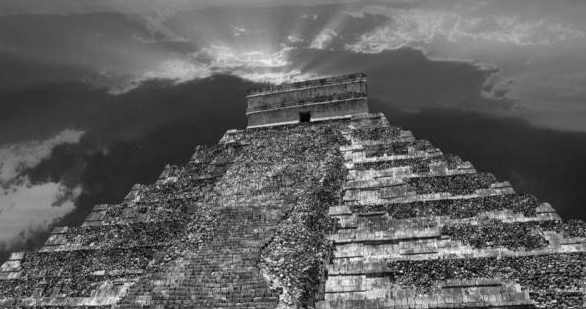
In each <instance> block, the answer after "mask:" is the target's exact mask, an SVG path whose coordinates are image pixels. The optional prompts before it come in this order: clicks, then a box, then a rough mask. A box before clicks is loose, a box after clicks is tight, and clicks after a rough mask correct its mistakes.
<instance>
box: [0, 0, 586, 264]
mask: <svg viewBox="0 0 586 309" xmlns="http://www.w3.org/2000/svg"><path fill="white" fill-rule="evenodd" d="M585 14H586V2H584V1H582V0H560V1H546V0H490V1H482V0H433V1H431V0H428V1H426V0H404V1H391V0H383V1H326V0H324V1H304V0H273V1H268V0H250V1H243V0H242V1H237V0H219V1H218V0H215V1H211V0H209V1H208V0H201V1H193V0H165V1H163V0H124V1H114V0H91V1H90V0H3V1H0V259H2V257H3V256H5V255H6V252H8V251H11V250H31V249H34V248H38V247H39V246H40V245H41V244H42V242H43V241H44V239H45V238H46V236H47V233H48V232H50V230H51V229H52V228H53V227H54V226H61V225H77V224H79V223H80V222H81V221H82V220H83V218H84V217H85V215H87V214H88V213H89V211H90V210H91V208H92V207H93V205H95V204H100V203H116V202H119V201H120V200H121V199H122V198H123V197H124V195H126V193H127V192H128V190H129V189H130V188H131V186H132V185H133V184H134V183H149V182H152V181H154V180H156V178H157V177H158V175H159V173H160V172H161V170H162V168H163V167H164V166H165V164H167V163H171V164H180V163H185V162H186V161H187V160H188V158H189V157H190V155H191V153H192V151H193V149H194V147H195V145H197V144H211V143H215V142H217V141H218V140H219V138H220V137H221V136H222V134H223V132H225V131H226V130H228V129H231V128H243V127H244V126H245V123H246V119H245V116H244V111H245V101H244V95H245V91H246V89H247V88H248V87H253V86H255V85H259V84H263V83H282V82H289V81H296V80H302V79H306V78H314V77H321V76H328V75H333V74H341V73H349V72H357V71H359V72H365V73H366V74H367V76H368V80H369V91H370V93H369V95H370V97H371V109H372V110H375V111H382V112H384V113H385V114H386V115H387V117H388V118H389V119H390V120H391V122H392V123H394V124H397V125H400V126H402V127H404V128H406V129H410V130H412V131H413V132H414V133H415V134H416V136H418V137H420V138H427V139H430V140H431V141H432V142H434V143H435V144H436V145H437V146H438V147H440V148H442V149H443V150H444V151H445V152H451V153H455V154H458V155H460V156H462V157H463V158H464V159H466V160H470V161H472V162H473V163H474V164H475V166H476V167H477V169H479V170H482V171H489V172H494V173H495V175H496V176H497V177H498V178H499V179H500V180H509V181H511V182H512V183H513V185H514V186H515V187H516V188H518V191H520V192H529V193H533V194H535V195H536V196H537V197H538V198H540V199H541V200H543V201H549V202H551V203H552V204H553V205H554V206H556V208H557V209H558V210H559V212H560V213H561V214H562V215H563V216H564V217H566V218H583V219H586V210H585V209H583V208H582V205H584V204H585V203H586V193H582V192H581V190H580V188H582V187H584V185H586V168H584V166H586V121H584V119H586V53H584V52H583V50H585V47H586V20H584V18H583V16H584V15H585Z"/></svg>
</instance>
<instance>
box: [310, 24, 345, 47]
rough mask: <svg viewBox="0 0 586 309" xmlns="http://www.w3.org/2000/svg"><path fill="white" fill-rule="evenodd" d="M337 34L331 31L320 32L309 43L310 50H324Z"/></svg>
mask: <svg viewBox="0 0 586 309" xmlns="http://www.w3.org/2000/svg"><path fill="white" fill-rule="evenodd" d="M337 35H338V34H337V33H336V31H334V30H332V29H328V28H326V29H324V30H322V31H321V32H320V33H319V34H318V35H317V37H316V38H315V39H314V40H313V41H312V42H311V45H310V46H309V47H310V48H315V49H325V48H327V47H328V46H329V45H330V43H331V42H332V40H333V39H334V38H335V37H336V36H337Z"/></svg>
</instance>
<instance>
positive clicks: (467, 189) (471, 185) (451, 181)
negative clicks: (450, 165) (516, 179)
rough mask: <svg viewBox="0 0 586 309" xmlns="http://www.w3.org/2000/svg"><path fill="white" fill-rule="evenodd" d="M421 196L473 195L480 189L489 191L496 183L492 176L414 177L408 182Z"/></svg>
mask: <svg viewBox="0 0 586 309" xmlns="http://www.w3.org/2000/svg"><path fill="white" fill-rule="evenodd" d="M406 182H407V184H409V185H410V186H412V187H413V188H414V189H415V191H416V192H417V193H419V194H425V193H435V192H449V193H452V194H471V193H474V191H476V190H478V189H487V188H489V187H490V185H492V184H493V183H495V182H496V178H495V177H494V175H492V174H484V173H482V174H460V175H450V176H435V177H414V178H410V179H408V180H407V181H406Z"/></svg>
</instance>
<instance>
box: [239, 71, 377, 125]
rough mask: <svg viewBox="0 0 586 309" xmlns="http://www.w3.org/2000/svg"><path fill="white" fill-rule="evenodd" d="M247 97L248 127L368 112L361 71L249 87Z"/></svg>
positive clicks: (364, 78) (365, 88)
mask: <svg viewBox="0 0 586 309" xmlns="http://www.w3.org/2000/svg"><path fill="white" fill-rule="evenodd" d="M246 98H247V101H248V108H247V111H246V116H247V117H248V127H249V128H252V127H258V126H270V125H278V124H292V123H299V122H310V121H315V120H327V119H336V118H344V117H350V116H352V115H356V114H363V113H368V98H367V87H366V76H365V75H364V74H350V75H343V76H336V77H330V78H323V79H316V80H309V81H304V82H299V83H293V84H282V85H279V86H273V87H266V88H259V89H251V90H249V91H248V96H247V97H246Z"/></svg>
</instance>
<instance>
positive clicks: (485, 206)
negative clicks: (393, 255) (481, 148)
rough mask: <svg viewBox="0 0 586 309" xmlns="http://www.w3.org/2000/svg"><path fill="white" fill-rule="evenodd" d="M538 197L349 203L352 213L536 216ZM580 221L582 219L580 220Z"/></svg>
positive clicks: (411, 216) (404, 217)
mask: <svg viewBox="0 0 586 309" xmlns="http://www.w3.org/2000/svg"><path fill="white" fill-rule="evenodd" d="M537 206H539V202H538V201H537V199H536V198H535V197H534V196H532V195H529V194H512V195H493V196H486V197H476V198H469V199H443V200H430V201H416V202H410V203H394V204H366V205H352V206H350V208H351V209H352V211H353V212H381V211H383V212H386V213H388V214H389V216H391V217H393V218H397V219H408V218H415V217H436V216H450V217H453V218H458V219H462V218H471V217H475V216H477V215H479V214H481V213H485V212H489V211H499V210H511V211H512V212H514V213H520V214H523V215H525V216H527V217H531V216H534V215H535V209H536V208H537ZM580 222H582V221H580Z"/></svg>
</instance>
